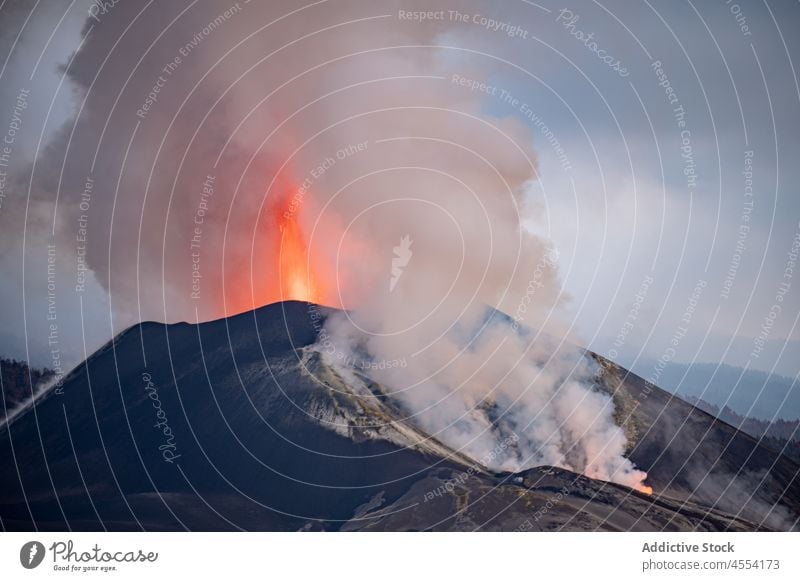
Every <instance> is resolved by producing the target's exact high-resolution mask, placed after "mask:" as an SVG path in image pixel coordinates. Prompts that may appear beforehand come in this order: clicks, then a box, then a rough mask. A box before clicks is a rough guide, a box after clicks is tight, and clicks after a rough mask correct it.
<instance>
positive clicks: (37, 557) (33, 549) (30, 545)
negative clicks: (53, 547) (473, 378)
mask: <svg viewBox="0 0 800 581" xmlns="http://www.w3.org/2000/svg"><path fill="white" fill-rule="evenodd" d="M44 553H45V550H44V545H43V544H42V543H40V542H39V541H30V542H27V543H25V544H24V545H22V548H21V549H20V550H19V562H20V563H22V566H23V567H25V568H26V569H35V568H36V567H38V566H39V565H41V564H42V561H43V560H44Z"/></svg>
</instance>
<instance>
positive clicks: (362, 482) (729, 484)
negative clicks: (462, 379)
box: [0, 301, 800, 531]
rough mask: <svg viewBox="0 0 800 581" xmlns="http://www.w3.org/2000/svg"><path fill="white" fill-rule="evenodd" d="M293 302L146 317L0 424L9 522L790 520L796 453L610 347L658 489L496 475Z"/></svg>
mask: <svg viewBox="0 0 800 581" xmlns="http://www.w3.org/2000/svg"><path fill="white" fill-rule="evenodd" d="M331 312H332V310H331V309H326V308H324V307H319V306H317V305H314V304H310V303H304V302H297V301H290V302H283V303H276V304H273V305H270V306H267V307H263V308H260V309H257V310H254V311H250V312H247V313H242V314H239V315H236V316H233V317H229V318H227V319H221V320H217V321H212V322H206V323H201V324H187V323H178V324H171V325H164V324H159V323H142V324H139V325H135V326H134V327H131V328H130V329H128V330H126V331H124V332H123V333H121V334H119V335H118V336H117V337H115V338H114V339H113V340H112V341H111V342H109V343H108V344H107V345H105V346H104V347H102V348H101V349H100V350H98V351H97V352H96V353H94V354H93V355H92V356H91V357H90V358H89V359H87V360H86V361H85V362H84V363H83V364H81V365H80V366H78V367H77V368H76V369H74V370H73V371H72V372H71V373H70V374H69V375H68V376H67V377H66V378H65V379H64V381H63V385H61V386H60V388H59V389H55V388H51V389H49V390H46V391H45V392H44V393H42V394H41V395H39V396H38V397H37V398H36V400H35V401H34V402H32V403H31V404H29V405H28V407H27V408H25V409H22V410H20V411H19V412H18V413H17V414H16V415H14V416H13V417H12V418H11V419H10V420H9V421H8V422H7V423H6V424H5V425H4V426H2V427H0V462H2V466H3V470H2V472H0V524H2V528H3V529H4V530H46V531H60V530H89V531H102V530H149V531H150V530H156V531H172V530H202V531H216V530H268V531H284V530H347V531H359V530H369V531H373V530H374V531H377V530H383V531H410V530H440V531H447V530H504V531H515V530H516V531H540V530H567V531H575V530H580V531H584V530H615V531H617V530H633V531H661V530H669V531H687V530H701V531H752V530H790V529H793V528H794V527H795V526H796V523H797V520H798V517H799V516H800V481H798V473H799V472H800V466H798V464H796V463H795V462H793V461H792V460H790V459H789V458H787V457H785V456H783V455H781V454H780V453H779V452H777V451H774V450H772V449H770V448H768V447H766V446H764V445H763V444H761V443H759V442H758V441H757V440H755V439H753V438H752V437H750V436H748V435H747V434H745V433H743V432H741V431H738V430H736V429H735V428H734V427H732V426H730V425H728V424H725V423H724V422H722V421H720V420H718V419H716V418H714V417H713V416H711V415H709V414H707V413H705V412H703V411H701V410H699V409H697V408H695V407H693V406H691V405H689V404H688V403H686V402H684V401H682V400H680V399H678V398H676V397H674V396H672V395H670V394H668V393H666V392H664V391H662V390H660V389H658V388H657V387H654V386H651V385H649V384H647V383H646V382H645V381H644V380H642V379H641V378H639V377H637V376H635V375H634V374H632V373H630V372H629V371H627V370H625V369H623V368H621V367H619V366H617V365H616V364H614V363H612V362H611V361H608V360H606V359H603V358H602V357H599V356H598V355H595V354H593V353H590V352H587V353H586V357H589V358H591V359H593V360H594V361H596V362H597V364H598V365H597V369H598V374H597V377H596V379H595V381H596V385H595V388H596V389H598V390H602V391H605V392H606V393H608V394H610V395H611V396H612V397H613V400H614V403H615V410H616V412H615V421H616V422H617V423H618V425H620V426H621V427H622V428H623V429H624V431H625V434H626V436H627V440H628V450H627V456H628V457H629V458H630V459H631V460H632V461H633V462H634V463H635V464H636V466H638V467H640V468H641V469H643V470H646V471H647V473H648V483H649V484H650V485H651V486H652V487H653V490H654V492H653V494H651V495H648V494H643V493H642V492H639V491H636V490H633V489H630V488H627V487H625V486H623V485H620V484H614V483H610V482H605V481H601V480H594V479H591V478H588V477H586V476H583V475H580V474H576V473H574V472H570V471H568V470H565V469H563V468H558V467H552V466H539V467H535V468H531V469H529V470H525V471H523V472H516V473H497V472H492V471H491V470H489V469H487V468H485V467H484V466H482V465H480V464H477V463H476V462H474V461H473V460H471V459H470V458H468V457H466V456H464V455H463V454H461V453H459V452H458V451H456V450H453V449H451V448H449V447H448V446H447V445H445V444H444V443H443V442H441V441H439V440H437V439H436V438H435V437H433V436H432V435H431V434H428V433H426V432H425V431H424V430H423V429H421V428H420V427H419V426H417V425H414V423H413V422H411V421H408V420H406V419H404V418H405V417H406V414H405V413H404V410H403V409H401V407H400V406H398V404H397V403H396V402H394V401H393V400H392V398H390V397H387V395H386V392H385V390H383V389H382V388H381V386H380V385H378V384H376V383H374V382H373V381H371V380H370V379H369V378H368V377H367V376H365V375H359V374H358V373H352V374H347V376H345V375H344V374H342V373H341V371H340V370H337V369H336V368H335V367H333V366H331V365H329V364H328V363H326V360H325V357H323V356H322V354H321V353H320V351H319V350H318V349H317V348H315V344H316V343H317V339H318V337H319V334H320V331H321V329H322V322H323V321H324V319H325V317H326V316H329V315H330V313H331Z"/></svg>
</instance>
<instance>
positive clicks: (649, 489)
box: [636, 484, 653, 494]
mask: <svg viewBox="0 0 800 581" xmlns="http://www.w3.org/2000/svg"><path fill="white" fill-rule="evenodd" d="M636 490H638V491H639V492H643V493H644V494H653V487H652V486H647V485H646V484H640V485H639V486H637V487H636Z"/></svg>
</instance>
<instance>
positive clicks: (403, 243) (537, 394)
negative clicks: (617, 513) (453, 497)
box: [1, 0, 644, 486]
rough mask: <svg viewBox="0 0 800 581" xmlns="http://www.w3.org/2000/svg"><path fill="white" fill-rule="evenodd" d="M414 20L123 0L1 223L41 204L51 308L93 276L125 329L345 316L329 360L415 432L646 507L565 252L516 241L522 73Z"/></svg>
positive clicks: (32, 223) (521, 179)
mask: <svg viewBox="0 0 800 581" xmlns="http://www.w3.org/2000/svg"><path fill="white" fill-rule="evenodd" d="M415 4H419V6H417V7H416V9H417V10H424V9H426V4H424V3H422V2H419V3H415V2H407V1H403V2H394V1H386V2H381V3H378V4H377V5H376V4H375V3H369V2H359V1H355V0H353V1H344V2H321V3H315V4H309V5H308V6H306V7H302V6H298V5H297V4H296V3H294V2H288V1H280V2H269V3H258V2H247V3H245V2H240V3H232V4H231V5H230V6H228V7H224V6H221V5H220V3H211V5H207V4H206V5H195V4H194V3H179V2H175V3H157V5H156V4H152V5H151V4H148V3H145V2H133V1H130V2H129V1H126V2H120V3H117V4H115V5H114V6H113V7H111V8H110V9H109V10H107V11H106V12H104V13H103V14H97V15H95V16H94V17H92V18H90V19H87V21H86V24H85V25H84V29H83V39H82V44H81V46H80V49H79V50H77V51H76V52H75V53H74V54H73V55H71V57H70V58H69V60H68V62H64V64H63V67H62V70H61V72H62V73H63V74H64V75H65V77H64V78H65V79H66V81H67V83H66V85H64V86H63V87H62V86H59V87H60V88H59V89H58V90H59V91H72V92H73V94H74V112H75V114H74V117H72V118H70V119H68V120H67V121H65V122H64V123H63V125H61V126H60V127H58V128H57V129H55V130H54V129H52V128H51V130H50V131H51V133H49V135H52V137H51V138H50V139H49V141H48V143H47V145H46V148H45V149H44V150H43V151H42V152H40V153H39V158H38V159H37V161H36V164H35V166H33V167H32V168H31V172H30V180H27V177H28V176H25V175H24V174H23V177H22V178H20V179H18V180H16V181H15V182H14V183H16V184H17V185H16V187H17V190H16V192H15V194H14V195H10V196H9V200H7V202H6V206H8V209H7V210H6V208H4V212H7V213H6V214H5V215H4V218H5V217H7V216H11V215H14V216H17V217H21V216H22V214H21V210H20V208H22V207H23V204H22V202H23V196H24V195H27V191H26V190H27V189H29V190H30V200H29V201H30V207H31V208H33V210H32V211H31V212H29V213H26V214H25V216H26V217H27V221H28V223H27V224H26V226H27V227H28V230H26V232H27V240H28V244H29V245H30V248H29V249H26V252H27V254H26V257H27V258H26V260H35V257H36V256H40V257H41V260H43V261H45V260H46V259H47V258H48V256H49V255H48V254H46V253H47V248H48V247H47V246H46V244H47V243H52V245H53V250H52V256H53V257H54V258H53V262H57V267H54V269H53V270H54V274H53V276H54V277H56V275H57V278H58V281H57V287H58V288H59V289H61V290H60V294H59V296H58V304H59V305H63V304H65V303H67V302H68V301H70V300H73V299H74V298H75V297H76V296H83V295H82V293H84V292H86V290H85V288H84V286H83V284H84V283H85V284H89V283H91V282H92V281H94V283H95V284H96V285H97V287H98V288H100V289H102V290H103V291H104V292H105V296H107V297H108V301H109V303H110V305H109V311H110V312H111V313H113V321H110V322H109V323H110V327H112V328H113V330H114V331H117V330H119V329H120V328H121V327H123V326H125V325H127V324H129V323H131V322H135V321H138V320H142V319H156V320H162V321H168V322H171V321H180V320H189V321H195V320H198V319H199V320H207V319H212V318H216V317H221V316H225V315H229V314H233V313H235V312H241V311H244V310H247V309H250V308H253V307H258V306H261V305H263V304H266V303H270V302H275V301H278V300H283V299H289V298H306V299H310V298H313V299H315V300H319V301H321V302H324V303H327V304H330V305H334V306H341V307H346V308H348V309H349V310H348V311H347V312H343V313H342V314H340V315H338V316H334V317H332V318H331V319H330V320H329V321H328V323H327V328H326V331H327V332H328V333H329V334H330V336H331V337H332V338H333V343H334V345H335V350H334V352H333V353H331V354H330V356H331V357H334V358H335V359H334V360H335V361H339V363H340V364H342V365H347V364H349V363H346V362H351V363H352V362H353V361H355V362H356V363H355V364H356V365H358V364H359V363H358V362H361V363H362V364H363V366H366V365H367V364H369V366H370V371H369V372H370V373H371V374H372V375H373V376H375V377H376V379H378V380H379V381H380V382H381V383H382V384H383V385H384V386H385V387H386V389H388V390H390V391H391V393H392V394H393V396H394V397H396V398H397V400H398V401H400V402H402V403H403V405H404V406H405V407H406V408H407V409H408V411H409V414H410V417H409V421H415V422H419V423H420V424H422V425H424V426H425V428H426V429H427V430H429V431H430V432H432V433H434V434H436V435H437V436H438V437H439V438H441V439H442V440H443V441H445V442H447V443H448V444H450V445H451V446H452V447H454V448H456V449H459V450H461V451H463V452H465V453H466V454H468V455H470V456H472V457H474V458H476V459H477V458H484V457H489V456H491V457H492V458H493V460H492V461H491V467H492V468H496V469H508V470H519V469H522V468H526V467H529V466H534V465H539V464H552V465H556V466H563V467H566V468H570V469H573V470H576V471H579V472H583V473H586V474H588V475H590V476H594V477H598V478H605V479H609V480H613V481H616V482H622V483H625V484H629V485H631V486H639V485H640V484H641V482H642V480H643V478H644V474H643V473H642V472H639V471H637V470H636V469H635V468H634V467H633V466H632V465H631V464H630V462H629V461H628V460H626V459H625V458H624V457H623V451H624V448H625V439H624V436H623V433H622V431H621V430H620V429H619V428H618V427H617V426H616V425H615V424H614V422H613V419H612V415H613V406H612V403H611V401H610V399H609V398H608V397H607V396H605V395H602V394H600V393H599V392H597V391H595V390H594V389H592V381H591V377H592V370H591V369H590V368H589V367H588V364H587V363H586V362H585V360H584V358H583V357H582V356H581V354H580V353H579V351H578V349H577V348H575V347H573V346H572V345H573V342H574V341H575V339H574V338H573V337H571V336H570V333H569V329H568V328H566V327H565V326H564V325H563V324H562V323H561V321H560V317H559V316H558V313H559V311H560V309H561V308H562V305H563V303H564V301H565V297H564V296H563V293H562V292H561V290H560V288H559V284H558V273H557V259H556V257H555V254H554V249H553V248H551V247H550V245H549V244H548V243H547V242H546V241H543V240H541V239H539V238H537V237H535V236H533V235H531V234H530V233H529V232H527V231H526V230H525V229H524V228H523V227H522V224H523V222H524V221H525V220H526V219H528V218H530V216H531V213H532V212H535V210H536V209H535V208H533V207H530V206H529V204H528V202H527V199H526V195H525V194H526V191H527V190H528V189H529V188H532V187H535V180H536V177H537V175H536V161H535V155H534V152H533V149H532V143H533V141H534V139H533V134H532V132H531V130H530V128H529V127H528V126H526V125H524V124H523V123H522V122H521V121H519V120H518V119H517V118H513V117H511V116H509V112H508V111H506V113H504V114H501V113H496V112H493V111H497V110H499V109H500V108H499V102H498V101H497V93H496V92H494V93H492V92H491V91H489V90H488V87H489V84H488V83H490V81H491V71H492V69H493V68H494V67H498V66H507V65H505V64H503V63H501V62H500V61H498V60H497V59H493V58H492V57H491V56H490V55H483V54H475V53H473V52H471V51H469V50H465V49H463V48H458V47H459V46H465V44H464V43H458V42H453V40H454V39H456V40H457V39H458V38H459V35H469V34H471V33H474V30H473V29H471V28H469V27H464V26H460V27H456V26H455V25H454V24H453V23H452V22H448V21H446V20H445V21H438V20H437V21H422V22H421V21H419V20H415V19H412V18H406V17H405V16H401V13H402V14H406V13H410V12H411V11H413V10H414V9H415V6H414V5H415ZM459 8H460V9H461V10H463V11H466V10H468V9H469V3H460V6H459ZM154 21H157V22H161V23H163V25H162V26H153V22H154ZM65 61H67V59H65ZM482 83H483V84H482ZM493 99H494V101H493ZM14 196H16V197H15V198H14ZM12 198H14V200H13V203H12V201H11V200H12ZM15 204H16V206H15ZM26 212H27V211H26ZM22 221H23V222H24V220H22ZM1 235H2V236H4V237H9V236H11V237H13V238H14V239H19V231H18V229H8V230H3V232H2V234H1ZM76 240H77V242H76ZM395 249H399V251H397V252H395ZM86 270H88V275H86V272H85V271H86ZM41 272H44V270H43V269H42V270H41ZM82 273H83V274H82ZM83 275H86V276H88V282H87V279H84V278H82V276H83ZM82 281H83V282H82ZM28 284H31V283H28ZM54 286H56V283H54ZM73 289H74V293H73ZM27 292H28V293H29V294H31V295H34V294H35V293H34V292H32V291H31V289H27ZM287 295H288V296H287ZM85 306H86V308H87V309H91V304H90V301H88V300H87V301H86V305H85ZM490 307H491V308H497V309H499V310H500V311H502V312H504V313H507V314H508V315H509V317H510V318H503V317H501V316H499V315H497V314H495V315H487V313H492V311H487V308H490ZM83 308H84V303H81V309H83ZM75 310H77V309H75ZM81 312H82V311H81ZM29 318H31V320H39V319H41V321H42V322H44V321H45V317H44V314H43V313H36V314H35V316H33V315H32V316H31V317H29ZM76 327H77V326H76ZM77 328H80V327H77ZM42 337H44V335H42ZM401 359H402V360H403V361H405V362H407V365H405V366H403V367H402V368H400V367H399V366H391V365H387V362H393V361H394V362H396V361H397V360H401ZM381 362H383V365H381ZM373 365H374V368H373ZM509 434H514V435H515V438H516V439H515V444H514V445H513V446H511V447H508V448H507V449H506V450H505V451H504V452H503V454H499V455H498V454H492V452H493V450H495V449H496V448H497V447H498V445H499V443H501V442H502V441H504V439H506V438H507V437H508V436H509Z"/></svg>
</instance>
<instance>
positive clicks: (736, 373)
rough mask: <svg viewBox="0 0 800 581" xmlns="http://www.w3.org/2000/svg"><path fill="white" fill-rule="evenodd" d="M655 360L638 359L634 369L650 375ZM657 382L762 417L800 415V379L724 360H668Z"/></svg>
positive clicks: (671, 390)
mask: <svg viewBox="0 0 800 581" xmlns="http://www.w3.org/2000/svg"><path fill="white" fill-rule="evenodd" d="M654 364H655V362H653V361H639V362H637V364H636V365H635V371H636V372H638V373H640V374H641V375H642V376H643V377H648V376H649V375H650V373H651V371H652V369H653V366H654ZM658 385H659V387H661V388H662V389H665V390H667V391H670V392H672V393H676V394H678V395H680V396H681V397H684V398H687V397H693V398H698V399H702V400H703V401H706V402H708V403H710V404H712V405H715V406H717V407H719V408H720V409H722V408H724V407H726V406H727V407H728V408H730V409H731V410H733V411H734V412H736V413H737V414H739V415H741V416H746V417H749V418H755V419H759V420H766V421H773V420H779V419H782V420H797V419H800V381H796V380H793V379H791V378H789V377H783V376H782V375H775V374H768V373H765V372H763V371H757V370H752V369H751V370H745V369H743V368H741V367H734V366H731V365H725V364H714V363H695V364H693V365H685V364H680V363H669V364H668V365H667V366H666V367H665V368H664V370H663V371H662V372H661V373H660V375H659V379H658Z"/></svg>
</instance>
